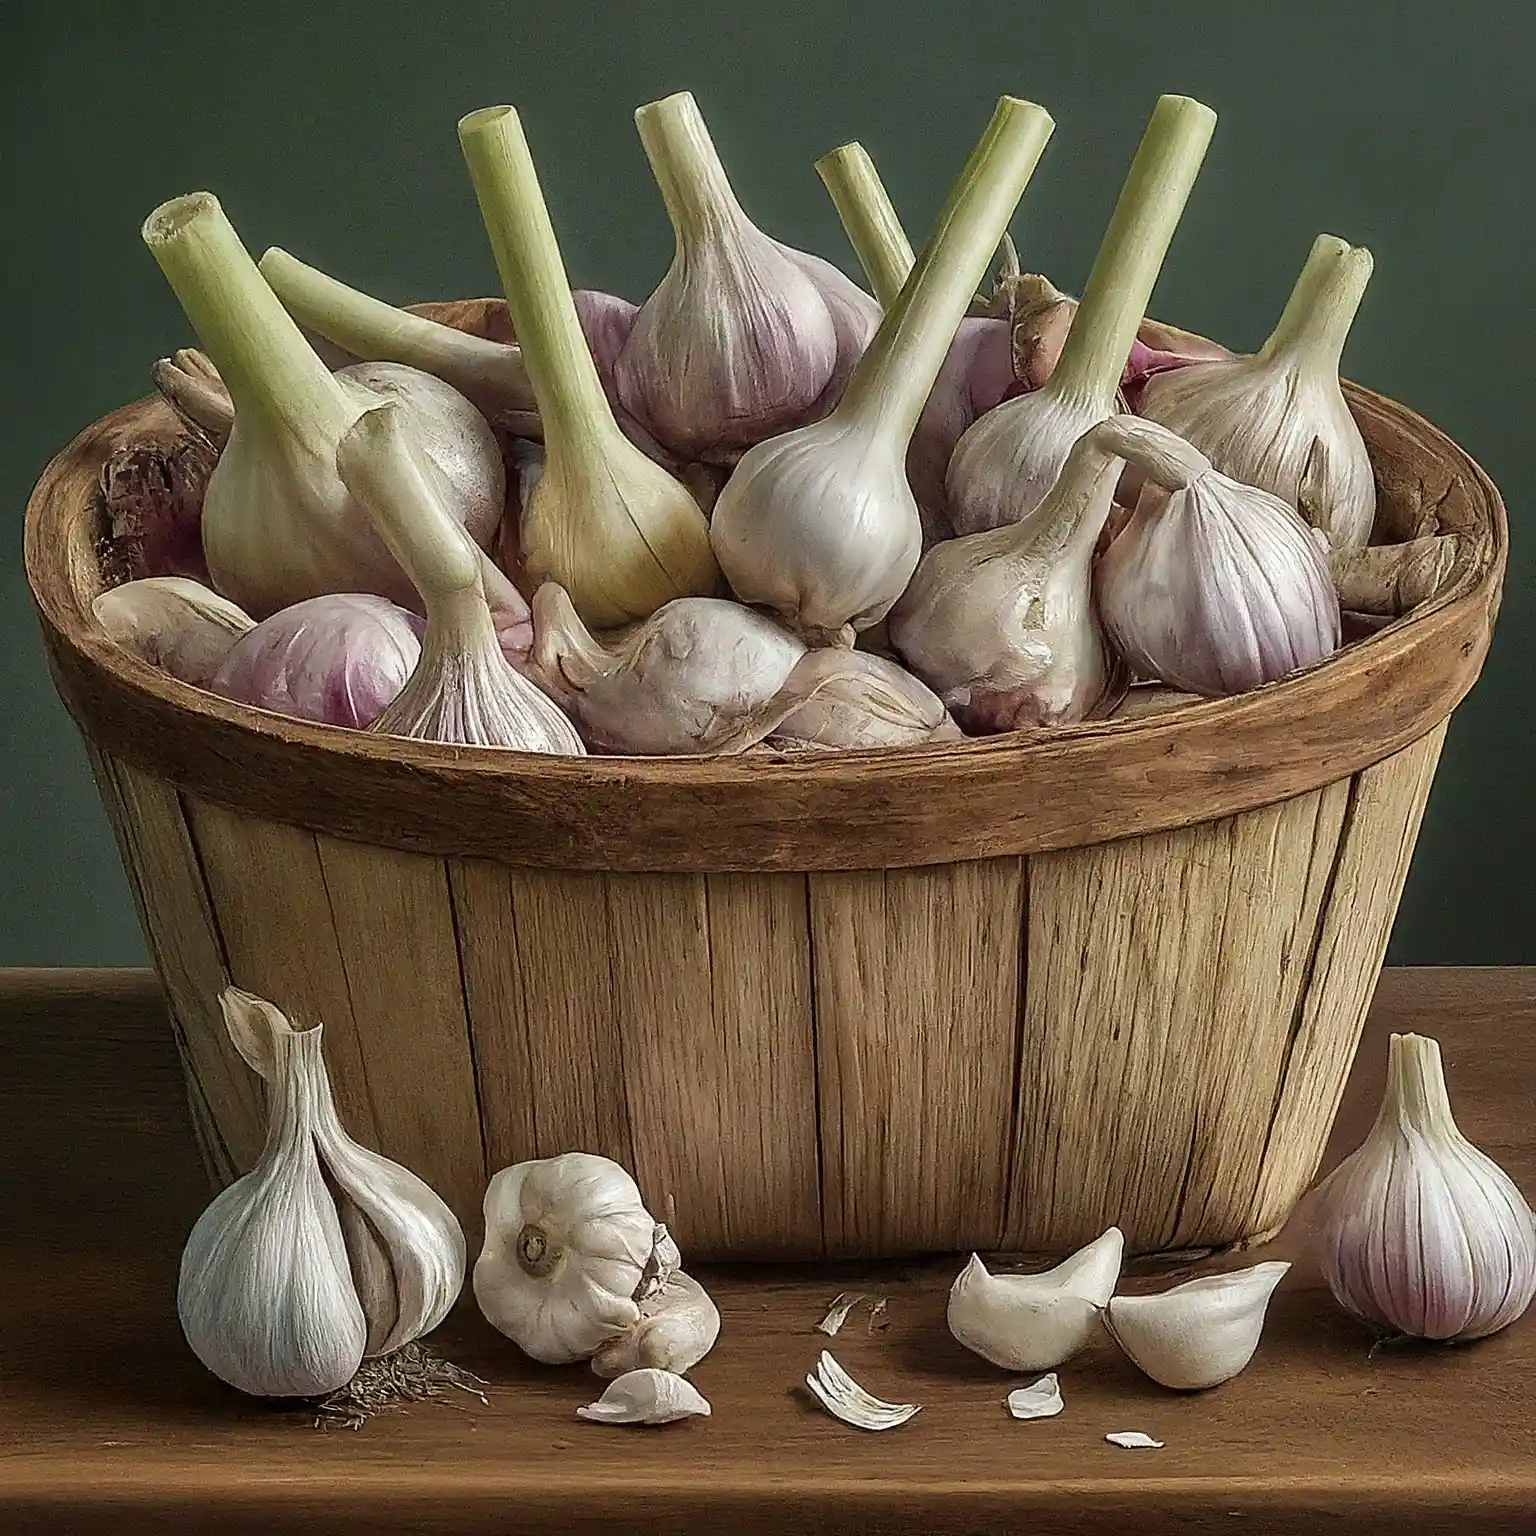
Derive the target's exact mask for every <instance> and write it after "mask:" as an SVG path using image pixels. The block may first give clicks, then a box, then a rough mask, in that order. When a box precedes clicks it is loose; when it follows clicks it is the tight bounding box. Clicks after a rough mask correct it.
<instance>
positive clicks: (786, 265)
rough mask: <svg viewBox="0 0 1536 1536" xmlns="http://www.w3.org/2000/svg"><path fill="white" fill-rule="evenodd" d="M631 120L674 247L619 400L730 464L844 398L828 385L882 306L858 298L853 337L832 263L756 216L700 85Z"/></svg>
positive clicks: (672, 441)
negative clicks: (714, 136) (740, 197)
mask: <svg viewBox="0 0 1536 1536" xmlns="http://www.w3.org/2000/svg"><path fill="white" fill-rule="evenodd" d="M635 125H636V127H638V129H639V130H640V139H641V142H642V144H643V145H644V146H645V153H646V157H647V158H648V159H649V161H650V163H651V170H652V171H653V173H654V174H655V177H656V183H657V185H658V187H660V189H661V195H662V198H663V200H664V202H665V203H666V207H667V216H668V218H669V219H670V220H671V223H672V229H673V233H674V235H675V236H676V240H677V252H676V255H675V256H674V258H673V261H672V265H671V268H670V269H669V270H668V272H667V274H666V276H665V277H663V278H662V280H661V283H660V284H659V285H658V287H657V289H656V291H655V292H654V293H653V294H652V295H651V297H650V298H649V299H647V300H646V301H645V303H644V304H642V305H641V306H640V313H639V314H638V315H637V316H636V318H635V323H634V327H633V329H632V330H631V331H630V334H629V338H628V340H627V341H626V342H625V344H624V349H623V351H622V352H621V353H620V354H619V358H618V362H617V365H616V368H615V378H616V383H617V388H618V394H619V398H620V400H622V401H623V403H624V406H625V408H626V409H627V410H628V411H630V412H631V413H632V414H633V415H634V416H636V417H637V418H639V420H640V421H642V422H643V423H644V424H645V425H646V427H647V428H649V430H650V431H651V432H652V434H654V436H655V437H656V438H657V439H658V440H659V441H660V442H662V443H664V444H665V445H666V446H667V447H668V448H670V449H672V450H673V451H674V452H675V453H677V454H678V455H679V456H680V457H682V458H685V459H703V460H711V461H715V462H720V463H726V464H730V463H734V462H735V460H736V459H737V458H738V457H739V456H740V454H741V453H742V452H743V451H744V450H745V449H747V448H750V447H751V446H752V445H753V444H754V443H758V442H761V441H762V440H763V439H764V438H765V437H770V436H772V435H773V434H774V433H777V432H784V431H787V430H788V429H789V428H791V427H796V426H800V425H802V424H803V423H805V422H807V421H811V420H814V419H815V418H816V417H817V416H819V415H823V414H825V412H826V411H827V410H828V409H829V408H830V407H831V406H832V405H833V404H835V403H836V399H835V396H834V397H833V398H830V399H829V398H828V386H829V385H830V384H831V383H832V382H833V380H834V378H835V377H838V376H839V375H840V376H841V378H842V379H843V380H846V378H847V376H848V374H849V373H850V372H851V371H852V367H853V364H854V363H855V362H856V361H857V357H858V354H859V353H860V352H862V350H863V348H864V346H865V344H867V342H868V340H869V338H870V337H871V336H872V335H873V334H874V331H875V327H876V325H877V324H878V323H879V307H878V306H877V305H876V304H875V303H874V302H873V300H871V299H870V298H869V297H868V295H861V298H862V300H863V311H864V313H863V325H862V327H861V328H860V330H859V332H858V334H857V335H856V336H852V337H850V336H848V335H847V334H846V333H844V332H841V331H840V327H839V325H838V324H837V323H836V319H835V317H834V313H833V309H832V308H831V307H829V304H828V294H827V292H826V291H824V290H825V274H824V272H822V271H821V270H820V268H821V267H824V266H825V264H824V263H816V264H815V265H812V264H810V263H809V262H808V261H807V259H806V258H805V257H803V256H802V254H801V253H800V252H796V251H791V250H789V249H788V248H787V247H786V246H783V245H781V244H779V242H778V241H776V240H772V239H770V238H769V237H768V236H767V235H765V234H764V233H763V232H762V230H760V229H759V228H758V227H757V226H756V225H755V224H754V223H753V222H752V221H751V219H749V218H748V217H747V215H746V213H745V211H744V210H743V209H742V206H741V204H740V203H739V202H738V201H737V199H736V194H735V192H734V191H733V190H732V188H731V184H730V181H729V179H728V178H727V176H726V172H725V167H724V166H723V165H722V164H721V163H720V157H719V155H718V154H717V153H716V151H715V146H714V143H713V141H712V140H711V139H710V136H709V130H708V128H707V127H706V126H705V124H704V119H703V116H702V115H701V114H700V112H699V109H698V105H697V103H696V102H695V101H694V99H693V96H692V95H691V93H689V92H687V91H681V92H679V93H678V94H676V95H674V96H668V97H666V98H665V99H664V100H662V101H655V102H651V103H649V104H648V105H646V106H643V107H641V108H640V109H639V110H638V111H637V112H636V113H635ZM828 270H831V269H828ZM844 283H845V285H846V287H845V288H844V292H843V295H842V296H843V297H844V298H846V288H851V287H852V286H853V285H852V284H850V283H846V279H845V280H844ZM844 307H845V308H846V304H845V306H844ZM850 342H851V344H852V348H851V349H852V356H849V355H847V354H848V351H849V343H850ZM840 344H841V345H840ZM840 364H841V367H840Z"/></svg>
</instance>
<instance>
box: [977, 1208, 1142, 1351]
mask: <svg viewBox="0 0 1536 1536" xmlns="http://www.w3.org/2000/svg"><path fill="white" fill-rule="evenodd" d="M1124 1250H1125V1238H1124V1236H1123V1235H1122V1233H1121V1231H1120V1229H1119V1228H1118V1227H1110V1228H1109V1230H1108V1231H1106V1232H1105V1233H1104V1234H1103V1235H1102V1236H1100V1237H1097V1238H1095V1239H1094V1240H1093V1242H1091V1243H1089V1244H1088V1245H1087V1246H1086V1247H1084V1248H1079V1249H1078V1251H1077V1252H1076V1253H1074V1254H1072V1255H1071V1257H1070V1258H1067V1259H1064V1260H1063V1261H1062V1262H1061V1263H1060V1264H1058V1265H1057V1266H1056V1267H1055V1269H1048V1270H1046V1271H1045V1273H1044V1274H1039V1275H994V1274H991V1273H990V1272H989V1271H988V1269H987V1267H986V1265H985V1264H983V1263H982V1262H981V1259H980V1257H979V1256H978V1255H976V1254H974V1253H973V1254H972V1255H971V1260H970V1263H968V1264H967V1265H966V1266H965V1268H964V1269H963V1270H961V1271H960V1274H959V1277H958V1278H957V1279H956V1281H955V1283H954V1284H953V1285H952V1286H951V1287H950V1291H949V1308H948V1313H947V1316H948V1320H949V1331H950V1332H951V1333H952V1334H953V1335H954V1336H955V1338H956V1339H958V1340H959V1341H960V1343H962V1344H963V1345H965V1347H966V1348H967V1349H969V1350H973V1351H974V1352H975V1353H976V1354H978V1355H980V1356H981V1357H982V1359H984V1360H990V1361H991V1362H992V1363H993V1365H1000V1366H1002V1367H1003V1369H1004V1370H1008V1371H1047V1370H1052V1369H1054V1368H1055V1367H1056V1366H1058V1365H1061V1364H1063V1363H1064V1362H1065V1361H1067V1360H1070V1359H1071V1358H1072V1356H1073V1355H1075V1354H1076V1353H1077V1352H1078V1351H1079V1350H1080V1349H1081V1348H1082V1347H1083V1346H1084V1345H1085V1344H1087V1342H1088V1341H1089V1339H1091V1338H1092V1337H1093V1335H1094V1333H1095V1332H1096V1331H1097V1329H1098V1322H1099V1315H1100V1314H1101V1313H1102V1312H1103V1310H1104V1308H1105V1307H1106V1306H1107V1305H1108V1303H1109V1298H1110V1297H1111V1296H1112V1295H1113V1294H1114V1290H1115V1282H1116V1281H1117V1280H1118V1279H1119V1278H1120V1257H1121V1254H1122V1253H1123V1252H1124Z"/></svg>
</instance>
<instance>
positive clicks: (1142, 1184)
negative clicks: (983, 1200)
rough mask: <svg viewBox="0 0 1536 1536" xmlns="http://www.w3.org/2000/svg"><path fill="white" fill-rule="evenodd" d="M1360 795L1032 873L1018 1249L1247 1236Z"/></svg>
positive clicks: (1014, 1185)
mask: <svg viewBox="0 0 1536 1536" xmlns="http://www.w3.org/2000/svg"><path fill="white" fill-rule="evenodd" d="M1347 793H1348V786H1347V783H1344V784H1339V785H1335V786H1331V787H1329V788H1328V789H1324V790H1319V791H1315V792H1312V793H1309V794H1305V795H1300V796H1297V797H1295V798H1294V799H1291V800H1288V801H1283V802H1281V803H1280V804H1278V805H1275V806H1269V807H1265V808H1264V809H1261V810H1257V811H1249V812H1245V813H1243V814H1241V815H1238V816H1232V817H1227V818H1224V819H1222V820H1219V821H1213V822H1208V823H1205V824H1202V825H1199V826H1195V827H1188V828H1182V829H1180V830H1178V831H1174V832H1163V833H1156V834H1152V835H1149V836H1146V837H1139V838H1127V839H1122V840H1120V841H1118V842H1114V843H1107V844H1102V845H1099V846H1096V847H1091V848H1083V849H1075V850H1072V851H1070V852H1063V853H1053V854H1044V855H1038V856H1036V857H1035V858H1034V859H1032V860H1031V861H1030V882H1029V938H1028V944H1029V970H1028V976H1029V988H1028V996H1027V998H1026V1001H1025V1005H1024V1022H1023V1042H1022V1049H1021V1051H1020V1056H1019V1070H1018V1134H1017V1138H1016V1153H1015V1158H1014V1165H1013V1169H1012V1182H1011V1186H1010V1196H1009V1207H1008V1211H1009V1214H1008V1223H1007V1229H1006V1232H1005V1234H1004V1246H1005V1247H1008V1248H1015V1249H1020V1250H1024V1251H1030V1252H1059V1251H1064V1250H1066V1249H1070V1248H1073V1247H1076V1246H1077V1245H1079V1244H1080V1243H1083V1242H1086V1241H1088V1240H1089V1239H1091V1238H1093V1237H1095V1236H1097V1235H1098V1234H1099V1233H1100V1232H1102V1231H1103V1230H1104V1229H1105V1228H1106V1227H1108V1226H1109V1225H1111V1224H1116V1225H1118V1226H1120V1227H1121V1228H1122V1229H1123V1230H1124V1232H1125V1235H1126V1241H1127V1245H1128V1247H1129V1248H1130V1249H1131V1251H1133V1252H1149V1251H1158V1250H1167V1249H1171V1248H1182V1247H1195V1246H1203V1245H1206V1244H1210V1243H1221V1242H1230V1241H1233V1240H1235V1239H1236V1238H1238V1237H1240V1236H1242V1235H1244V1230H1245V1229H1244V1228H1243V1226H1242V1223H1243V1220H1244V1218H1245V1217H1246V1215H1247V1213H1248V1210H1249V1207H1250V1204H1251V1201H1252V1192H1253V1188H1254V1184H1255V1180H1256V1179H1257V1177H1258V1170H1259V1165H1260V1161H1261V1159H1262V1155H1263V1150H1264V1145H1265V1138H1266V1134H1267V1130H1268V1125H1269V1114H1270V1107H1271V1105H1272V1104H1273V1102H1274V1098H1275V1086H1276V1083H1277V1082H1278V1080H1279V1077H1280V1074H1281V1072H1282V1070H1283V1066H1284V1062H1285V1056H1286V1048H1287V1044H1288V1041H1289V1038H1290V1029H1291V1019H1292V1014H1293V1011H1294V1004H1295V1000H1296V998H1297V997H1298V995H1299V993H1300V991H1301V988H1302V986H1303V984H1304V973H1305V970H1306V962H1307V956H1308V955H1309V953H1310V948H1311V938H1312V935H1313V933H1314V932H1315V928H1316V921H1317V913H1318V910H1319V907H1320V905H1321V902H1322V899H1323V891H1324V889H1325V888H1326V883H1327V876H1328V872H1329V871H1330V870H1331V868H1332V864H1333V859H1334V854H1335V849H1336V846H1337V842H1338V836H1339V831H1340V827H1341V824H1342V821H1343V813H1344V806H1345V802H1346V800H1347Z"/></svg>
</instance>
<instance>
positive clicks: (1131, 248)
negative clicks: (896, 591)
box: [945, 96, 1216, 533]
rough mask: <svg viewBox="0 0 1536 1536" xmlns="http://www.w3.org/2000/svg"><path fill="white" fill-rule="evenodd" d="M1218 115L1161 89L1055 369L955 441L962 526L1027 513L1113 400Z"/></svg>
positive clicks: (953, 506) (948, 490) (956, 508)
mask: <svg viewBox="0 0 1536 1536" xmlns="http://www.w3.org/2000/svg"><path fill="white" fill-rule="evenodd" d="M1215 126H1216V114H1215V113H1214V112H1212V111H1211V110H1210V108H1208V107H1204V106H1202V105H1201V104H1200V103H1199V102H1198V101H1192V100H1190V99H1189V98H1188V97H1186V96H1164V97H1162V98H1160V99H1159V101H1158V103H1157V108H1156V110H1155V111H1154V112H1153V114H1152V120H1151V122H1150V123H1149V124H1148V125H1147V131H1146V133H1145V135H1144V136H1143V138H1142V141H1141V145H1140V147H1139V148H1138V149H1137V151H1136V158H1135V159H1134V160H1133V161H1132V162H1131V169H1130V172H1129V173H1128V175H1127V176H1126V180H1125V185H1124V187H1123V188H1122V189H1121V193H1120V198H1119V201H1118V202H1117V203H1116V204H1115V211H1114V215H1113V217H1112V218H1111V219H1110V222H1109V228H1108V229H1107V230H1106V231H1105V233H1104V240H1103V243H1102V245H1101V246H1100V247H1099V254H1098V258H1097V260H1095V262H1094V264H1093V271H1092V272H1091V273H1090V274H1089V277H1088V285H1087V287H1086V288H1085V289H1084V291H1083V298H1082V302H1081V304H1079V305H1078V307H1077V311H1076V313H1075V315H1074V316H1073V318H1072V323H1071V330H1070V331H1069V332H1068V334H1067V339H1066V343H1065V345H1064V347H1063V348H1062V352H1061V357H1060V360H1059V361H1058V362H1057V363H1056V366H1055V368H1054V369H1053V370H1052V372H1051V375H1050V378H1049V379H1048V380H1047V382H1046V383H1045V385H1044V387H1043V388H1040V389H1037V390H1034V391H1032V392H1031V393H1029V394H1025V395H1020V396H1018V397H1017V398H1016V399H1013V400H1008V401H1005V402H1004V403H1003V404H1002V405H999V406H998V407H997V408H996V409H994V410H991V411H988V412H987V413H986V414H985V415H984V416H981V417H980V418H979V419H978V420H977V421H976V423H975V425H974V426H972V427H971V428H970V429H969V430H968V431H967V432H966V434H965V436H964V437H962V438H961V439H960V441H959V442H958V443H957V444H956V446H955V451H954V456H953V457H952V458H951V460H950V463H949V470H948V472H947V475H946V477H945V496H946V506H947V508H948V512H949V519H950V521H951V523H953V524H954V527H955V529H956V530H957V531H958V532H960V533H978V532H981V531H983V530H985V529H988V528H998V527H1001V526H1003V525H1005V524H1008V523H1017V522H1019V521H1020V520H1021V519H1023V518H1025V517H1027V516H1028V515H1029V514H1030V513H1031V512H1033V511H1034V509H1035V508H1036V507H1037V506H1039V505H1040V503H1041V501H1042V500H1043V499H1044V497H1045V495H1046V493H1047V492H1048V491H1049V490H1050V488H1051V486H1052V485H1053V484H1054V483H1055V481H1056V477H1057V475H1058V474H1059V473H1060V471H1061V467H1062V465H1063V464H1064V463H1065V462H1066V458H1067V455H1068V453H1069V452H1070V451H1071V449H1072V445H1073V444H1074V443H1076V442H1077V440H1078V439H1079V438H1080V437H1081V436H1082V435H1083V433H1084V432H1086V431H1087V430H1088V428H1089V427H1091V426H1093V425H1094V423H1095V422H1098V421H1102V420H1103V419H1104V418H1105V417H1106V416H1108V415H1109V414H1110V412H1111V411H1113V410H1114V408H1115V394H1116V390H1117V389H1118V387H1119V383H1120V376H1121V373H1122V370H1123V369H1124V367H1125V363H1126V359H1127V357H1128V356H1129V354H1130V350H1131V345H1132V343H1133V342H1134V341H1135V339H1136V330H1137V327H1138V325H1139V324H1140V323H1141V320H1142V317H1143V314H1144V312H1145V310H1146V307H1147V300H1148V298H1149V297H1150V296H1151V293H1152V285H1153V284H1154V283H1155V282H1156V281H1157V274H1158V272H1159V270H1160V269H1161V267H1162V264H1163V257H1164V255H1165V254H1166V253H1167V250H1168V246H1169V244H1170V242H1171V241H1172V239H1173V232H1174V230H1175V229H1176V228H1177V226H1178V222H1179V216H1180V215H1181V214H1182V213H1183V211H1184V204H1185V202H1186V201H1187V200H1188V198H1189V194H1190V190H1191V189H1192V188H1193V186H1194V183H1195V177H1196V175H1197V174H1198V173H1199V170H1200V164H1201V161H1202V160H1203V159H1204V158H1205V150H1206V146H1207V145H1208V144H1209V143H1210V140H1211V134H1212V132H1213V131H1214V129H1215Z"/></svg>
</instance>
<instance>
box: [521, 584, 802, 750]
mask: <svg viewBox="0 0 1536 1536" xmlns="http://www.w3.org/2000/svg"><path fill="white" fill-rule="evenodd" d="M533 627H534V644H533V658H532V662H531V664H530V671H531V672H532V674H533V675H534V676H535V677H537V678H538V679H539V681H540V682H541V683H542V685H543V686H544V687H545V688H546V689H547V690H548V692H549V694H550V696H551V697H552V698H554V699H557V700H558V701H559V702H560V703H561V704H562V705H563V706H564V707H565V709H566V710H567V711H568V712H569V713H570V716H571V718H572V719H573V720H575V721H576V723H577V725H578V726H579V727H580V729H581V733H582V736H583V738H584V739H585V740H586V742H587V744H588V745H589V746H590V747H591V748H592V750H593V751H594V752H608V753H623V754H627V755H646V756H670V755H673V754H678V753H695V752H702V751H715V750H718V748H717V747H715V746H714V745H713V744H714V742H715V741H716V740H717V738H720V737H722V736H724V735H725V734H726V733H728V732H730V731H731V730H732V729H733V728H734V727H735V726H737V725H738V724H739V723H740V722H741V721H742V720H743V719H744V718H745V717H747V716H749V715H753V714H755V712H756V711H757V710H759V709H760V708H761V707H762V706H763V705H765V704H766V703H767V701H769V700H770V699H772V698H773V697H774V696H775V695H776V694H777V692H778V691H779V689H780V688H781V687H782V686H783V684H784V681H785V679H786V678H788V676H789V675H790V672H791V670H792V669H793V667H794V666H795V663H796V662H798V661H799V660H800V658H801V657H802V656H803V655H804V654H805V646H804V644H802V643H801V642H800V641H799V640H797V639H796V638H795V637H794V636H793V635H791V634H790V633H789V632H788V631H787V630H785V629H784V628H782V627H781V626H780V625H778V624H775V623H774V622H773V620H772V619H768V618H764V617H763V615H762V614H760V613H754V612H753V611H752V610H751V609H750V608H743V607H742V606H741V604H739V603H732V602H727V601H726V600H725V599H724V598H716V597H681V598H677V599H675V600H674V601H673V602H670V603H668V604H666V606H665V607H663V608H659V609H658V610H657V611H656V612H655V613H654V614H653V615H652V616H651V617H650V618H649V619H647V620H646V621H645V622H644V623H643V624H641V625H639V626H637V627H636V628H635V629H633V630H631V631H630V632H629V633H627V634H626V635H625V636H624V637H623V638H622V639H621V640H619V641H618V642H617V643H616V644H614V645H612V646H610V645H607V644H605V643H604V642H602V641H601V640H599V639H597V638H596V637H595V636H594V635H592V634H591V632H590V631H589V630H588V629H587V627H586V625H584V624H583V623H582V622H581V618H580V616H579V615H578V614H577V612H576V609H575V607H574V606H573V605H572V603H571V600H570V597H569V595H568V594H567V593H566V592H565V590H564V589H563V588H562V587H560V586H557V585H556V584H555V583H554V582H546V583H545V584H544V585H543V586H542V587H540V588H539V590H538V591H537V592H536V593H535V594H534V599H533ZM762 734H766V728H765V730H764V732H763V733H762ZM759 739H760V735H758V736H752V737H751V738H750V739H744V740H742V741H741V742H740V746H739V747H737V748H736V750H741V749H743V748H745V747H747V746H750V745H751V743H752V741H756V740H759Z"/></svg>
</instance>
